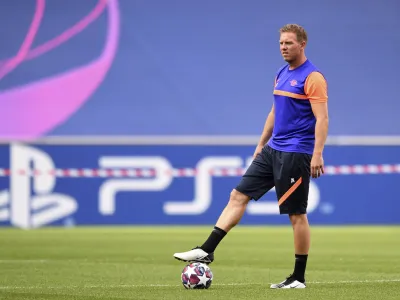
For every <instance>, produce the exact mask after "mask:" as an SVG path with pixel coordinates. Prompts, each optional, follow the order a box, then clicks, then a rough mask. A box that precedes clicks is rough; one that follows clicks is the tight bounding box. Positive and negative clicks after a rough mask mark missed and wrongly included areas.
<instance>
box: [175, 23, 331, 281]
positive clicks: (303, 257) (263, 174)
mask: <svg viewBox="0 0 400 300" xmlns="http://www.w3.org/2000/svg"><path fill="white" fill-rule="evenodd" d="M279 43H280V51H281V54H282V56H283V59H284V60H285V61H286V62H287V64H286V65H285V66H283V67H282V68H281V69H280V70H279V71H278V72H277V75H276V78H275V89H274V92H273V94H274V104H273V106H272V109H271V112H270V113H269V115H268V117H267V120H266V122H265V126H264V130H263V132H262V135H261V138H260V141H259V143H258V145H257V147H256V150H255V152H254V160H253V162H252V164H251V165H250V166H249V168H248V169H247V171H246V173H245V174H244V175H243V177H242V179H241V181H240V183H239V184H238V186H237V187H236V188H235V189H234V190H233V191H232V192H231V195H230V199H229V202H228V204H227V206H226V207H225V209H224V210H223V212H222V214H221V216H220V217H219V219H218V221H217V223H216V225H215V227H214V229H213V231H212V232H211V234H210V236H209V237H208V239H207V240H206V241H205V242H204V244H203V245H202V246H201V247H196V248H194V249H192V250H190V251H187V252H183V253H175V254H174V257H175V258H176V259H179V260H182V261H188V262H189V261H197V262H203V263H207V264H209V263H211V262H213V260H214V251H215V249H216V247H217V246H218V244H219V243H220V242H221V240H222V239H223V238H224V236H225V235H226V234H227V233H228V232H229V231H230V230H231V229H232V228H233V227H234V226H235V225H236V224H238V223H239V221H240V219H241V218H242V216H243V213H244V212H245V210H246V206H247V204H248V202H249V201H250V200H251V199H254V200H258V199H259V198H261V197H262V196H263V195H264V194H265V193H266V192H267V191H269V190H270V189H271V188H272V187H274V186H275V189H276V194H277V198H278V205H279V210H280V213H281V214H287V215H289V219H290V221H291V224H292V227H293V234H294V249H295V265H294V271H293V273H292V274H291V275H290V276H289V277H287V278H286V280H284V281H282V282H281V283H278V284H272V285H271V288H305V287H306V281H305V270H306V264H307V258H308V251H309V248H310V229H309V224H308V219H307V202H308V191H309V183H310V175H311V176H312V177H313V178H318V177H319V176H321V174H322V173H324V161H323V157H322V152H323V149H324V145H325V141H326V137H327V133H328V108H327V100H328V96H327V83H326V80H325V79H324V77H323V75H322V74H321V73H320V72H319V70H318V69H317V68H316V67H315V66H314V65H313V64H312V63H311V62H310V61H309V60H308V59H307V58H306V55H305V53H304V49H305V47H306V44H307V33H306V31H305V30H304V29H303V28H302V27H301V26H299V25H296V24H288V25H286V26H284V27H282V28H281V29H280V41H279Z"/></svg>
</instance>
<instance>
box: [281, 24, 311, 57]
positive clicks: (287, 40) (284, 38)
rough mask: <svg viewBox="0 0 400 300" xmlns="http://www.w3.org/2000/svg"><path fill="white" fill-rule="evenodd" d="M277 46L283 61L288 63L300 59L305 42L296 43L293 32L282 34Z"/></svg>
mask: <svg viewBox="0 0 400 300" xmlns="http://www.w3.org/2000/svg"><path fill="white" fill-rule="evenodd" d="M279 44H280V50H281V54H282V56H283V59H284V60H285V61H287V62H288V63H290V62H293V61H295V60H296V59H297V58H298V57H300V55H301V52H302V50H303V49H304V46H305V42H301V43H299V42H298V41H297V37H296V34H295V33H293V32H282V33H281V37H280V39H279Z"/></svg>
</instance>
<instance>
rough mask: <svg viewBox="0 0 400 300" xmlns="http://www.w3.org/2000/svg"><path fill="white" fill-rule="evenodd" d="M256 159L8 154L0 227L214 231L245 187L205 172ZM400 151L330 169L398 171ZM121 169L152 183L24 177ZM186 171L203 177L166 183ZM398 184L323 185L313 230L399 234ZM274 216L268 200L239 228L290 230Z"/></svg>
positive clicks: (185, 151)
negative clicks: (365, 227)
mask: <svg viewBox="0 0 400 300" xmlns="http://www.w3.org/2000/svg"><path fill="white" fill-rule="evenodd" d="M253 150H254V147H253V146H173V145H171V146H165V145H163V146H161V145H160V146H145V145H144V146H43V145H41V146H26V145H13V146H11V147H8V146H2V147H0V166H1V167H3V168H5V169H8V168H10V169H11V171H12V172H14V174H13V175H11V176H10V177H8V176H7V177H1V178H0V191H1V192H0V219H1V221H2V223H1V224H3V225H9V224H10V222H11V224H13V225H15V226H19V227H38V226H43V225H48V224H53V225H73V224H78V225H92V224H213V223H214V222H215V221H216V219H217V217H218V216H219V214H220V212H221V211H222V209H223V208H224V206H225V205H226V203H227V201H228V198H229V193H230V191H231V190H232V188H234V187H235V185H236V184H237V183H238V180H239V179H240V177H238V176H210V175H209V170H210V169H213V168H217V169H218V168H222V167H224V168H243V167H245V166H246V165H247V163H248V161H247V160H248V159H249V156H250V155H251V153H252V152H253ZM399 150H400V149H399V147H378V146H375V147H340V148H338V147H331V146H328V147H327V149H326V154H325V159H326V161H327V162H329V164H328V165H330V166H339V165H354V164H360V165H375V164H389V165H397V163H398V153H399ZM121 167H122V168H141V169H144V171H143V172H147V173H148V174H147V173H143V174H144V175H146V174H147V175H148V177H143V178H118V177H113V178H111V177H109V176H107V175H103V176H104V177H99V176H98V177H93V178H83V177H74V176H76V174H74V173H73V172H72V173H70V174H69V175H70V176H69V177H64V178H63V177H56V176H52V175H51V176H50V175H47V176H44V175H43V174H42V175H38V176H36V177H34V178H30V177H27V176H24V175H19V173H18V172H20V171H21V170H25V171H27V170H30V169H32V168H33V169H39V170H50V169H54V168H57V169H68V168H91V169H98V168H100V169H104V168H117V169H118V168H121ZM181 168H189V169H196V170H197V171H198V172H197V174H196V175H195V176H193V174H188V175H190V176H189V177H176V176H171V175H169V174H170V173H168V172H169V170H171V169H181ZM146 170H147V171H146ZM150 170H156V171H157V172H158V174H160V175H157V176H155V174H154V173H151V171H150ZM393 170H395V169H392V171H393ZM2 172H5V171H4V170H3V171H2ZM149 172H150V173H149ZM187 172H189V171H187ZM100 175H101V173H100ZM71 176H72V177H71ZM399 179H400V165H398V166H397V171H395V173H390V174H380V175H377V174H358V175H329V174H327V175H324V176H323V177H322V178H320V179H317V180H314V181H312V184H311V189H310V200H309V202H310V203H309V218H310V222H312V223H313V224H400V217H399V214H398V210H399V209H400V204H399V202H398V201H397V199H396V194H397V185H398V182H399ZM177 204H178V205H177ZM277 211H278V207H277V201H276V196H275V193H274V192H273V191H271V192H269V193H267V194H266V195H265V196H264V197H263V198H262V200H260V201H259V202H257V203H254V202H253V203H251V204H250V205H249V207H248V210H247V212H246V214H245V215H244V217H243V220H242V224H286V223H287V222H288V220H287V218H286V217H284V216H279V215H277Z"/></svg>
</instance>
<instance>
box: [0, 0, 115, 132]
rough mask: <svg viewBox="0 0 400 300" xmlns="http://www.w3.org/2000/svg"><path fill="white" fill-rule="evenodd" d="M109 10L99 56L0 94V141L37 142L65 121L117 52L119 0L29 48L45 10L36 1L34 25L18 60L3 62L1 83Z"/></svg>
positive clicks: (103, 3)
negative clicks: (34, 140) (3, 139)
mask: <svg viewBox="0 0 400 300" xmlns="http://www.w3.org/2000/svg"><path fill="white" fill-rule="evenodd" d="M106 8H107V13H108V26H107V38H106V44H105V47H104V49H103V52H102V53H101V55H100V57H98V58H97V59H96V60H95V61H92V62H91V63H89V64H87V65H84V66H82V67H79V68H75V69H71V70H68V71H66V72H64V73H62V74H58V75H56V76H52V77H49V78H46V79H43V80H40V81H37V82H34V83H30V84H27V85H24V86H20V87H17V88H13V89H10V90H7V91H3V92H1V93H0V103H1V104H2V106H1V107H2V108H1V110H2V117H1V118H0V136H1V137H3V138H9V139H32V138H36V137H39V136H41V135H43V134H45V133H46V132H48V131H50V130H52V129H53V128H55V127H56V126H58V125H59V124H61V123H62V122H64V121H65V120H67V119H68V117H70V116H71V114H73V113H74V112H75V111H76V110H77V109H79V107H80V106H81V105H82V104H83V103H85V102H86V101H87V100H88V99H89V97H90V96H91V95H92V94H93V92H94V91H95V90H96V89H97V88H98V87H99V86H100V84H101V82H102V81H103V80H104V77H105V75H106V74H107V72H108V70H109V69H110V66H111V64H112V61H113V59H114V57H115V53H116V51H117V45H118V36H119V12H118V3H117V0H100V1H99V2H98V3H97V5H96V6H95V8H94V9H93V10H92V11H91V12H90V13H89V14H88V15H87V16H86V17H85V18H83V19H82V20H81V21H79V22H78V23H76V24H75V25H74V26H73V27H71V28H69V29H68V30H66V31H64V32H63V33H61V34H60V35H59V36H57V37H56V38H54V39H52V40H50V41H48V42H46V43H44V44H42V45H40V46H38V47H36V48H34V49H31V50H30V47H31V45H32V43H33V40H34V38H35V36H36V34H37V32H38V30H39V27H40V23H41V20H42V18H43V13H44V9H45V0H37V1H36V9H35V13H34V16H33V19H32V23H31V26H30V28H29V30H28V33H27V35H26V37H25V40H24V42H23V43H22V45H21V47H20V49H19V51H18V53H17V54H16V56H15V57H13V58H10V59H8V60H6V61H3V62H1V63H0V79H2V78H3V77H4V76H6V75H7V74H8V73H10V72H12V71H13V70H14V69H15V68H16V67H17V66H18V65H19V64H20V63H22V62H23V61H24V60H28V59H33V58H35V57H37V56H40V55H42V54H44V53H45V52H47V51H50V50H51V49H53V48H55V47H57V46H59V45H60V44H62V43H64V42H67V41H68V40H69V39H70V38H71V37H73V36H74V35H76V34H78V33H80V32H81V31H83V30H84V29H85V28H86V27H87V26H88V25H89V24H90V23H92V22H93V21H94V20H96V19H97V18H98V17H99V16H100V15H101V13H102V12H103V11H104V10H105V9H106Z"/></svg>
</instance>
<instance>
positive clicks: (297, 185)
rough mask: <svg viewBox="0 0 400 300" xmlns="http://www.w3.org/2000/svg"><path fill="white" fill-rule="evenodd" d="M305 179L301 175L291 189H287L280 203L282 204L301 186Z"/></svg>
mask: <svg viewBox="0 0 400 300" xmlns="http://www.w3.org/2000/svg"><path fill="white" fill-rule="evenodd" d="M302 181H303V179H302V178H301V177H300V178H299V179H298V180H297V181H296V182H295V183H294V184H293V185H292V186H291V188H290V189H288V190H287V192H286V193H285V194H284V195H283V196H282V197H281V198H280V199H279V201H278V205H281V204H282V203H283V202H285V201H286V200H287V198H289V196H290V195H291V194H293V192H294V191H295V190H296V189H297V188H298V187H299V185H300V184H301V182H302Z"/></svg>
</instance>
